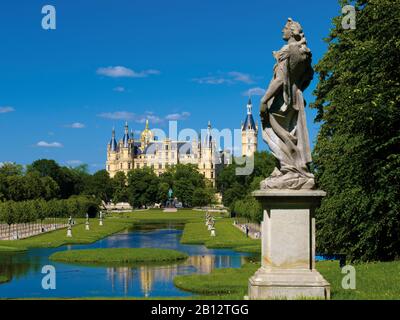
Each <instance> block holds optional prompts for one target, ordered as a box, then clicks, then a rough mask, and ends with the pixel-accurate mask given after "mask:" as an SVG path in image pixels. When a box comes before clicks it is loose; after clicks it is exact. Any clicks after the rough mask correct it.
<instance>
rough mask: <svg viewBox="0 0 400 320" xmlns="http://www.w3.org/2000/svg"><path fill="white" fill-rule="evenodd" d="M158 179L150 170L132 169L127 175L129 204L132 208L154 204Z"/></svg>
mask: <svg viewBox="0 0 400 320" xmlns="http://www.w3.org/2000/svg"><path fill="white" fill-rule="evenodd" d="M158 186H159V178H158V177H157V175H156V174H155V173H154V171H153V170H152V169H151V168H142V169H134V170H132V171H130V172H129V173H128V196H129V203H130V204H131V205H132V206H133V207H142V206H149V205H151V204H153V203H155V202H156V200H157V194H158Z"/></svg>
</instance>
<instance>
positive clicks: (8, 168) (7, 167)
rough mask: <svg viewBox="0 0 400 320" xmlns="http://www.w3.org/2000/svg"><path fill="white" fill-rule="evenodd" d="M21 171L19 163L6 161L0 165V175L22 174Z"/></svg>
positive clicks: (22, 170)
mask: <svg viewBox="0 0 400 320" xmlns="http://www.w3.org/2000/svg"><path fill="white" fill-rule="evenodd" d="M23 172H24V169H23V167H22V165H20V164H16V163H11V162H6V163H2V164H1V165H0V176H1V175H3V176H6V177H9V176H22V175H23Z"/></svg>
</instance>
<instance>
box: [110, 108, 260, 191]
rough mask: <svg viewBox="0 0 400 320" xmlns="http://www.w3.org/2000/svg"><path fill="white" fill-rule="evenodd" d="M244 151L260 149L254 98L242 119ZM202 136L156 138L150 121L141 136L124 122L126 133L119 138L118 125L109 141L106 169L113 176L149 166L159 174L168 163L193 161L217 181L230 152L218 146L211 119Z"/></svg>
mask: <svg viewBox="0 0 400 320" xmlns="http://www.w3.org/2000/svg"><path fill="white" fill-rule="evenodd" d="M241 129H242V155H243V156H252V155H253V154H254V152H255V151H256V150H257V134H258V126H257V125H256V124H255V122H254V119H253V116H252V105H251V101H250V100H249V103H248V105H247V116H246V119H245V122H244V123H242V127H241ZM201 140H202V138H201V137H200V136H199V138H198V139H193V140H192V141H173V140H171V139H169V138H166V139H163V140H157V139H156V137H154V135H153V132H152V130H151V129H150V128H149V122H148V121H146V126H145V129H144V130H143V131H142V132H141V134H140V137H139V139H138V140H136V139H135V137H134V133H133V131H131V132H129V127H128V123H126V124H125V128H124V135H123V137H122V139H120V140H119V141H118V142H117V140H116V135H115V129H113V131H112V137H111V141H110V142H109V143H108V145H107V162H106V169H107V172H108V173H109V175H110V177H111V178H113V177H114V176H115V174H116V173H117V172H124V173H125V174H127V173H128V172H129V171H130V170H132V169H139V168H145V167H150V168H152V169H153V170H154V172H155V173H156V174H157V175H161V174H163V173H164V172H165V171H166V170H167V169H168V167H170V166H174V165H177V164H178V163H181V164H194V165H196V166H197V168H198V170H199V172H200V173H202V174H203V175H204V176H205V177H206V178H207V179H209V180H210V181H211V182H212V184H213V185H215V179H216V176H217V175H218V172H219V171H220V170H221V169H222V167H223V166H224V164H228V163H230V158H231V156H230V154H229V153H227V152H223V151H219V150H217V146H216V142H215V139H214V137H213V135H212V127H211V123H210V122H209V123H208V128H207V134H206V136H205V137H204V139H203V141H201Z"/></svg>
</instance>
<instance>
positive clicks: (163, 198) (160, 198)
mask: <svg viewBox="0 0 400 320" xmlns="http://www.w3.org/2000/svg"><path fill="white" fill-rule="evenodd" d="M160 181H161V182H160V184H159V186H158V193H157V202H159V203H166V202H167V200H168V191H169V189H170V185H169V184H168V183H167V182H163V180H161V179H160Z"/></svg>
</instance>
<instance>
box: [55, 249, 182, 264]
mask: <svg viewBox="0 0 400 320" xmlns="http://www.w3.org/2000/svg"><path fill="white" fill-rule="evenodd" d="M187 258H188V255H187V254H186V253H183V252H179V251H176V250H167V249H154V248H113V249H89V250H69V251H60V252H56V253H54V254H52V255H51V256H50V260H54V261H60V262H69V263H74V262H78V263H96V264H110V263H122V264H129V263H140V264H143V263H154V262H170V261H179V260H185V259H187Z"/></svg>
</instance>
